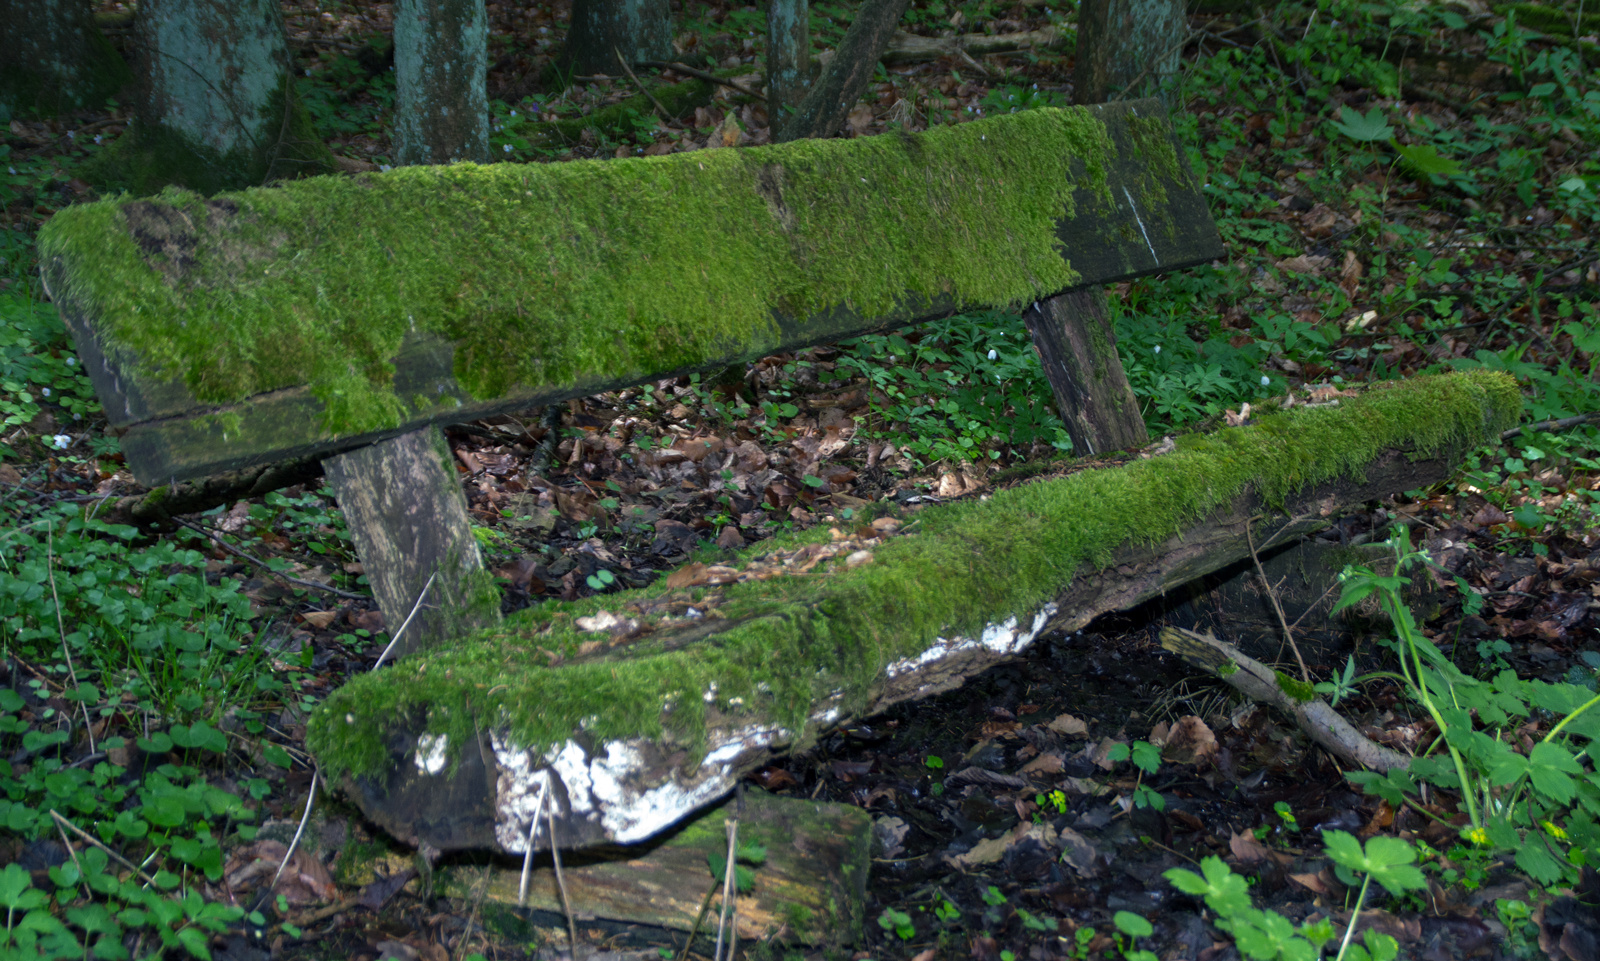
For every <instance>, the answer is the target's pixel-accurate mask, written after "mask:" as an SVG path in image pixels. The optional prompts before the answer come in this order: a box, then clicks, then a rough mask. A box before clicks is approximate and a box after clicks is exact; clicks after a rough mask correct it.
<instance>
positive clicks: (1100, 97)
mask: <svg viewBox="0 0 1600 961" xmlns="http://www.w3.org/2000/svg"><path fill="white" fill-rule="evenodd" d="M1187 35H1188V21H1187V20H1186V18H1185V16H1184V5H1183V0H1084V2H1083V4H1082V6H1080V7H1079V8H1078V63H1077V67H1076V68H1075V69H1074V70H1073V72H1072V86H1073V98H1072V99H1073V102H1075V103H1104V102H1105V101H1106V100H1108V99H1110V98H1111V97H1112V96H1117V97H1118V99H1122V100H1129V99H1137V98H1139V97H1153V96H1161V97H1162V99H1163V101H1164V102H1165V101H1166V95H1165V94H1164V93H1162V91H1163V90H1164V89H1165V87H1166V84H1165V83H1164V82H1163V81H1165V80H1166V79H1167V78H1169V77H1171V76H1172V75H1173V74H1175V73H1177V71H1178V57H1179V55H1180V54H1181V53H1182V52H1183V40H1184V37H1186V36H1187ZM1168 106H1169V107H1170V106H1171V104H1170V103H1169V104H1168Z"/></svg>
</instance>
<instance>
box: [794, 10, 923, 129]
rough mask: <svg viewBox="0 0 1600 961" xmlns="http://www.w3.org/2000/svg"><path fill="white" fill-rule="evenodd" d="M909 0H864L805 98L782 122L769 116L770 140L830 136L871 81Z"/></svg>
mask: <svg viewBox="0 0 1600 961" xmlns="http://www.w3.org/2000/svg"><path fill="white" fill-rule="evenodd" d="M907 5H908V0H864V2H863V3H862V4H861V8H860V9H859V10H857V11H856V18H855V19H854V20H852V21H851V22H850V29H849V30H846V31H845V34H844V39H843V40H840V41H839V49H838V51H837V52H836V53H835V54H834V56H833V60H832V61H830V62H829V64H828V68H827V69H826V70H824V71H823V72H822V76H820V77H818V78H817V82H816V83H815V84H813V85H812V86H811V90H810V91H809V92H808V93H807V94H806V96H805V99H804V100H802V101H800V105H799V106H798V107H796V108H795V112H794V114H793V115H792V116H790V117H789V118H788V119H787V120H786V121H785V122H784V123H783V125H782V126H781V127H780V126H778V123H777V118H776V117H774V118H773V129H774V130H775V131H777V133H776V135H775V136H774V137H773V139H774V140H779V141H783V140H804V139H806V138H808V137H832V136H833V135H834V134H837V133H838V132H839V128H840V127H842V126H843V125H844V121H845V118H846V117H847V116H849V115H850V108H851V107H854V106H855V105H856V101H857V100H859V99H861V94H862V92H863V91H865V90H866V89H867V84H868V83H870V82H871V81H872V71H873V70H874V69H876V68H877V66H878V58H879V57H882V56H883V52H884V51H885V50H887V49H889V41H890V40H893V39H894V30H895V27H896V26H898V25H899V23H900V18H901V17H902V16H904V15H905V12H906V6H907Z"/></svg>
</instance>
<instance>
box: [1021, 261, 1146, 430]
mask: <svg viewBox="0 0 1600 961" xmlns="http://www.w3.org/2000/svg"><path fill="white" fill-rule="evenodd" d="M1022 316H1023V321H1024V322H1025V323H1026V324H1027V326H1028V331H1029V333H1031V334H1033V345H1034V347H1035V348H1037V349H1038V351H1039V361H1040V364H1041V365H1042V366H1043V367H1044V374H1045V379H1046V380H1048V381H1050V390H1051V392H1053V393H1054V394H1055V398H1056V409H1057V410H1058V411H1060V413H1061V419H1062V420H1063V421H1064V422H1065V423H1066V425H1067V434H1068V436H1070V437H1071V438H1072V451H1073V453H1075V454H1077V455H1078V456H1079V457H1091V456H1093V455H1095V454H1103V453H1105V452H1106V451H1110V450H1128V449H1130V448H1137V447H1143V446H1145V445H1146V444H1148V443H1149V442H1150V434H1149V432H1148V431H1146V430H1145V426H1144V416H1143V415H1142V414H1141V413H1140V412H1139V399H1138V398H1137V397H1135V396H1134V393H1133V388H1132V387H1130V386H1129V385H1128V375H1127V373H1126V372H1124V371H1123V369H1122V359H1121V358H1120V357H1118V356H1117V332H1116V330H1115V329H1113V328H1112V325H1111V316H1110V315H1109V314H1108V313H1107V312H1106V295H1105V291H1103V290H1101V289H1099V288H1092V289H1084V290H1074V291H1069V292H1068V293H1065V294H1060V295H1057V296H1055V297H1051V298H1049V299H1047V300H1043V301H1040V302H1039V303H1036V304H1034V305H1033V306H1032V307H1030V308H1028V309H1027V311H1025V312H1024V313H1023V315H1022Z"/></svg>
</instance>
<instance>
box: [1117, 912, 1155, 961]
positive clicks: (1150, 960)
mask: <svg viewBox="0 0 1600 961" xmlns="http://www.w3.org/2000/svg"><path fill="white" fill-rule="evenodd" d="M1111 923H1112V924H1114V925H1116V928H1117V950H1119V951H1121V952H1122V957H1123V958H1124V959H1125V961H1156V955H1155V952H1154V951H1146V950H1143V949H1139V950H1135V949H1134V947H1133V945H1134V943H1135V942H1136V941H1138V940H1139V939H1140V938H1148V937H1149V936H1150V935H1152V934H1154V933H1155V928H1154V927H1152V926H1151V925H1150V922H1149V921H1147V920H1145V919H1144V918H1143V917H1141V916H1139V915H1137V914H1134V913H1133V912H1132V911H1118V912H1117V913H1116V914H1114V915H1112V916H1111ZM1124 937H1126V938H1127V939H1128V940H1127V941H1126V942H1124V941H1123V940H1122V939H1123V938H1124Z"/></svg>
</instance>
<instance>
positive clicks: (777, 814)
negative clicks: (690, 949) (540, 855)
mask: <svg viewBox="0 0 1600 961" xmlns="http://www.w3.org/2000/svg"><path fill="white" fill-rule="evenodd" d="M733 814H734V802H733V801H731V800H730V801H729V802H728V803H726V804H724V805H721V806H719V807H716V808H712V809H711V810H710V811H707V812H706V813H704V814H701V815H699V816H698V817H696V818H694V819H693V820H692V821H690V822H689V823H688V824H687V825H685V827H684V829H683V830H681V831H677V832H674V833H673V835H672V836H671V837H669V838H668V839H667V840H666V841H665V842H663V843H661V844H660V845H656V846H645V847H643V848H622V849H615V850H605V851H597V852H594V853H593V855H592V857H593V858H594V860H593V862H592V863H576V864H574V863H572V859H571V858H570V857H569V856H564V857H563V858H562V869H561V875H562V880H563V882H564V883H565V885H566V889H567V900H568V902H569V903H570V905H571V908H572V912H573V913H574V914H575V915H577V916H579V917H581V918H585V919H590V918H592V919H597V920H600V921H611V922H621V923H625V924H630V925H648V926H649V927H650V928H656V929H661V928H667V929H671V930H674V931H680V932H682V931H688V930H690V929H691V928H692V927H693V925H694V922H695V919H696V917H697V916H698V915H699V913H700V908H701V905H702V904H703V903H704V902H705V898H706V895H707V894H708V893H710V891H711V888H712V886H713V882H712V876H711V871H710V870H709V868H708V867H707V861H706V856H707V855H711V854H714V855H722V854H723V853H724V851H725V850H726V849H727V844H728V840H727V835H726V834H725V833H724V831H723V824H724V822H725V820H726V819H727V818H730V817H732V816H733ZM739 841H740V843H741V844H746V843H754V844H759V845H761V846H762V847H764V848H765V849H766V860H764V861H763V862H762V863H761V864H759V865H755V866H752V868H751V870H752V872H753V873H754V875H755V887H754V888H752V889H751V890H750V892H749V893H748V894H743V895H740V896H739V897H738V898H737V899H736V904H737V913H736V917H737V921H736V923H737V925H738V927H737V931H738V935H739V940H740V941H751V940H763V941H764V940H768V939H776V940H779V941H783V942H790V943H792V942H800V943H804V944H812V945H818V944H827V945H835V946H836V945H840V944H849V943H851V942H853V941H855V940H856V939H858V938H859V937H860V936H861V923H862V915H863V907H862V899H863V896H864V894H865V892H866V882H867V873H868V861H867V858H868V854H869V852H870V849H871V846H872V817H871V815H869V814H868V813H867V812H866V811H864V810H862V809H861V808H858V807H854V806H852V805H848V804H827V803H818V802H815V801H808V800H805V799H803V798H786V797H779V796H777V795H774V794H768V793H767V792H765V791H762V790H760V789H758V788H751V789H748V790H746V792H745V800H744V811H743V813H742V814H741V815H740V816H739ZM489 870H490V875H489V878H488V885H487V889H483V888H481V887H479V885H481V883H482V880H481V877H482V869H480V868H478V867H476V866H457V867H452V868H445V869H441V871H440V873H439V874H438V875H436V877H437V879H438V882H437V883H438V884H439V890H440V892H441V893H443V894H445V895H447V896H456V897H463V898H467V897H471V896H472V892H473V891H474V890H479V891H482V892H483V894H484V895H485V896H486V897H487V899H488V900H490V901H496V902H499V903H501V904H508V905H515V904H517V902H518V893H519V891H520V888H521V884H522V872H521V870H520V869H519V868H517V867H514V866H511V865H507V866H503V867H493V868H490V869H489ZM720 905H721V896H720V894H719V895H717V896H716V897H714V898H713V899H712V901H711V910H710V912H708V916H709V917H711V918H712V919H714V918H715V917H716V913H717V910H718V908H719V907H720ZM526 906H527V907H528V908H529V909H531V910H532V911H534V912H536V914H535V917H536V918H537V917H538V916H539V915H543V916H545V917H547V918H548V919H549V920H550V921H551V922H552V926H557V925H560V924H563V923H564V922H563V921H562V920H561V915H562V913H563V910H562V904H561V895H560V893H559V891H558V890H557V888H556V881H555V876H554V872H553V871H552V870H551V869H550V865H549V864H548V863H545V864H544V865H543V866H541V867H537V868H535V869H534V870H533V871H532V875H531V877H530V883H529V885H528V899H527V902H526ZM710 928H711V930H713V931H714V930H715V928H716V924H715V921H714V920H713V922H712V924H711V925H710ZM706 933H707V928H706V926H705V924H704V923H702V925H701V929H700V934H701V935H702V936H704V935H705V934H706ZM677 939H678V940H679V941H681V940H682V936H681V935H679V936H677Z"/></svg>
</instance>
